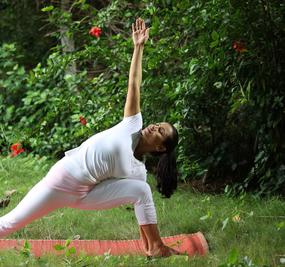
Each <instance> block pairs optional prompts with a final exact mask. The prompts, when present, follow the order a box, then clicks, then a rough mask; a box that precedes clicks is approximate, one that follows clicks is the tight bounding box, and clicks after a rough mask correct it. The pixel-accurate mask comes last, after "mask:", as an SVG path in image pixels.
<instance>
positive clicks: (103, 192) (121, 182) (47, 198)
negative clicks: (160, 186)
mask: <svg viewBox="0 0 285 267" xmlns="http://www.w3.org/2000/svg"><path fill="white" fill-rule="evenodd" d="M55 170H56V169H55V168H52V169H51V171H50V172H49V173H48V175H47V176H46V177H45V178H44V179H43V180H41V181H40V182H39V183H38V184H36V185H35V186H34V187H33V188H32V189H31V190H30V191H29V192H28V194H27V195H26V196H25V197H24V199H23V200H22V201H21V202H20V203H19V204H18V205H17V206H16V207H15V208H14V209H13V210H12V211H11V212H9V213H8V214H6V215H4V216H3V217H0V238H3V237H5V236H7V235H8V234H10V233H13V232H15V231H17V230H18V229H20V228H22V227H24V226H25V225H27V224H28V223H30V222H32V221H34V220H35V219H37V218H40V217H42V216H44V215H46V214H48V213H49V212H51V211H53V210H55V209H58V208H63V207H71V208H77V209H83V210H100V209H109V208H113V207H117V206H120V205H122V204H127V203H130V204H134V208H135V214H136V218H137V220H138V223H139V224H140V225H144V224H156V223H157V220H156V212H155V207H154V203H153V199H152V194H151V189H150V187H149V185H148V184H147V183H146V182H144V181H140V180H134V179H108V180H105V181H103V182H101V183H99V184H97V185H95V186H93V187H92V188H90V191H89V192H84V193H83V194H81V193H80V192H79V193H78V190H77V189H78V187H79V188H80V185H79V186H78V187H76V184H74V183H71V184H69V188H68V190H65V191H61V190H58V189H55V188H52V187H51V186H48V183H47V182H46V181H47V180H49V179H53V178H54V177H52V176H54V173H55ZM59 172H60V171H59ZM62 174H64V172H63V173H61V175H60V176H61V178H62V177H65V180H66V176H64V175H62ZM62 181H63V182H64V179H58V182H59V184H60V183H63V182H62ZM71 186H73V187H74V193H73V192H72V191H71V189H72V188H71ZM83 187H84V185H83ZM68 191H69V192H68Z"/></svg>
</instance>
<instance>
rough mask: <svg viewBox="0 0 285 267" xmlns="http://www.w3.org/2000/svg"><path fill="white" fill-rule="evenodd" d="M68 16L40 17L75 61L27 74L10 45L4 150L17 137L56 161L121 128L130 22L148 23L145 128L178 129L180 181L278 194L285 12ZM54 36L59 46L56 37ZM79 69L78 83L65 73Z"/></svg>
mask: <svg viewBox="0 0 285 267" xmlns="http://www.w3.org/2000/svg"><path fill="white" fill-rule="evenodd" d="M71 10H72V14H71V13H69V12H68V11H63V10H61V9H60V8H59V7H56V6H47V7H45V8H44V9H43V11H44V12H46V13H47V14H48V17H49V21H50V24H51V25H50V26H49V27H58V26H60V27H63V26H64V27H65V29H68V31H67V33H66V34H68V36H69V37H70V38H73V40H75V47H76V49H75V50H74V51H71V52H62V48H61V47H60V46H57V47H54V48H53V49H52V52H51V54H50V56H49V58H48V59H47V61H46V62H45V64H42V65H41V64H39V65H38V66H37V67H36V68H34V69H33V70H32V71H30V73H26V72H25V70H24V69H23V68H22V67H20V66H18V65H17V63H16V62H15V61H13V60H14V54H15V53H16V52H15V49H14V48H15V46H11V45H10V47H14V48H13V49H12V50H11V51H12V52H11V51H10V54H7V55H6V58H5V60H6V61H7V60H8V62H10V63H9V64H10V65H9V64H8V65H7V66H6V68H4V69H3V71H2V72H1V81H2V82H1V87H3V88H4V89H5V90H6V91H5V94H6V95H8V92H9V95H11V97H10V98H7V99H6V97H4V98H3V97H2V98H1V102H0V103H1V110H3V111H4V110H5V111H4V113H5V116H4V117H3V118H1V120H2V121H3V123H4V125H5V127H4V128H5V130H2V136H5V138H6V139H5V138H3V139H5V140H6V141H3V142H2V146H3V145H4V143H7V140H8V141H9V142H11V141H12V139H13V138H14V139H15V137H13V133H15V132H16V133H17V132H18V133H19V134H18V135H16V136H18V139H21V140H22V141H23V142H24V143H25V146H26V147H28V148H29V149H30V151H33V153H39V154H49V155H53V156H57V157H59V156H61V155H62V153H63V151H65V150H67V149H69V148H72V147H74V146H76V145H78V144H79V143H80V142H81V141H83V140H84V139H86V138H87V137H88V136H90V135H91V134H94V133H96V132H98V131H101V130H103V129H105V128H107V127H110V126H111V125H113V124H115V123H117V122H118V121H119V120H120V119H121V118H122V115H123V112H122V110H123V105H124V101H125V95H126V90H127V79H128V70H129V64H130V59H131V53H132V41H131V38H130V28H131V23H132V22H133V20H134V18H135V17H138V16H141V17H143V18H146V22H147V24H148V25H149V26H151V31H150V35H151V38H150V41H149V43H148V44H147V46H146V48H145V56H144V66H143V84H142V111H143V114H144V121H145V124H148V123H150V122H154V121H169V122H172V123H174V124H175V125H176V126H177V128H178V129H179V133H180V141H179V147H178V150H177V151H178V160H179V168H180V174H181V175H180V178H181V179H183V180H187V179H193V178H197V179H199V178H203V181H204V182H205V181H206V182H213V181H216V180H218V179H220V178H222V179H229V178H230V179H231V180H232V181H234V182H238V183H239V185H238V186H237V187H236V188H238V189H239V190H248V189H254V190H257V191H258V192H260V193H262V194H267V193H269V194H271V193H274V192H280V189H282V187H283V186H284V183H285V176H284V166H285V165H284V157H283V156H282V155H284V148H285V144H284V139H282V133H283V131H284V125H285V124H284V112H283V110H284V96H283V93H282V89H283V88H284V79H281V78H280V77H284V67H282V66H284V59H283V58H285V57H284V56H283V57H282V54H283V53H284V51H283V49H282V48H283V44H284V37H283V36H284V35H282V32H283V29H284V20H283V19H282V14H283V13H282V12H284V5H283V4H281V3H280V2H278V1H267V2H264V1H251V2H249V1H242V2H240V1H238V2H237V1H235V0H231V1H229V2H225V1H222V0H217V1H214V2H210V1H208V2H207V1H206V2H205V1H195V2H194V3H193V2H191V3H190V2H189V1H167V0H156V1H147V0H145V1H132V2H128V1H112V3H110V4H108V5H107V6H105V7H102V6H100V7H96V6H92V5H89V4H87V3H86V2H85V1H75V2H74V3H73V5H72V9H71ZM260 14H263V16H260ZM91 26H97V27H100V28H101V29H102V34H101V36H100V38H95V37H92V36H89V35H88V31H89V28H91ZM54 36H55V37H57V38H59V39H60V38H61V36H60V35H59V34H58V32H55V34H54ZM8 47H9V45H8ZM1 49H2V50H3V49H5V47H4V46H2V48H1ZM6 49H7V45H6ZM13 53H14V54H13ZM1 62H2V61H1ZM3 62H4V61H3ZM3 62H2V63H1V64H2V65H3V64H4V63H3ZM74 62H75V63H76V68H77V72H76V73H69V72H68V71H67V70H68V67H69V66H70V65H71V64H72V63H74ZM2 65H1V66H2ZM3 66H4V65H3ZM15 66H17V67H15ZM9 73H10V74H9ZM11 73H12V75H13V76H14V77H16V78H17V79H16V80H17V81H18V82H17V84H13V82H11V79H9V77H10V78H11ZM9 75H10V76H9ZM9 81H10V82H9ZM12 95H13V96H12ZM80 116H82V117H84V118H85V119H86V120H87V124H86V125H82V124H81V123H80ZM11 125H13V127H12V126H11ZM4 133H5V134H4ZM234 190H235V187H234V188H233V191H234Z"/></svg>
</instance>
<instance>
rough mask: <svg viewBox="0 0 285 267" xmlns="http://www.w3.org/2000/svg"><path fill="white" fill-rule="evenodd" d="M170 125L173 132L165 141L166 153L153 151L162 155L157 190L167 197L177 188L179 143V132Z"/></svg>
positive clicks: (158, 166) (157, 177) (157, 171)
mask: <svg viewBox="0 0 285 267" xmlns="http://www.w3.org/2000/svg"><path fill="white" fill-rule="evenodd" d="M170 126H171V127H172V130H173V131H172V132H173V134H172V136H171V137H168V138H167V139H166V140H165V142H164V146H165V147H166V151H165V152H164V153H159V152H155V153H153V154H154V155H158V156H160V158H159V161H158V164H157V170H156V179H157V190H158V191H159V192H160V193H161V194H162V195H163V196H165V197H167V198H170V196H171V195H172V194H173V192H174V191H175V189H176V188H177V167H176V155H175V147H176V146H177V144H178V132H177V130H176V128H175V127H174V126H173V125H172V124H170Z"/></svg>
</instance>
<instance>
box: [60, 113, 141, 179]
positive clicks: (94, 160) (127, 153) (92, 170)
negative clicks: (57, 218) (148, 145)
mask: <svg viewBox="0 0 285 267" xmlns="http://www.w3.org/2000/svg"><path fill="white" fill-rule="evenodd" d="M141 129H142V115H141V113H137V114H136V115H134V116H130V117H126V118H124V119H123V120H122V121H121V122H120V123H118V124H117V125H115V126H113V127H112V128H110V129H108V130H105V131H103V132H100V133H97V134H95V135H93V136H91V137H90V138H88V139H87V140H86V141H85V142H83V143H82V144H81V145H80V146H79V147H77V148H75V149H72V150H69V151H66V152H65V158H64V169H65V170H66V171H67V172H69V173H70V174H71V175H72V176H73V177H74V178H76V179H78V180H79V181H81V182H84V183H86V184H90V183H92V184H97V183H99V182H100V181H102V180H105V179H107V178H113V177H116V178H130V179H139V180H143V181H146V168H145V164H144V163H143V162H142V161H139V160H138V159H136V158H135V157H134V150H135V148H136V145H137V144H138V141H139V138H140V135H141Z"/></svg>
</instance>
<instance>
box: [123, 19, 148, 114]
mask: <svg viewBox="0 0 285 267" xmlns="http://www.w3.org/2000/svg"><path fill="white" fill-rule="evenodd" d="M148 33H149V29H147V28H146V27H145V23H144V20H142V19H140V18H139V19H137V20H136V23H135V25H134V24H133V25H132V39H133V43H134V51H133V56H132V62H131V66H130V72H129V82H128V93H127V99H126V103H125V108H124V117H129V116H132V115H135V114H137V113H139V112H140V86H141V81H142V57H143V49H144V44H145V42H146V41H147V39H148Z"/></svg>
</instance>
